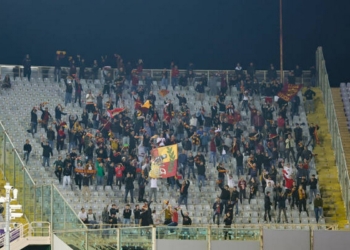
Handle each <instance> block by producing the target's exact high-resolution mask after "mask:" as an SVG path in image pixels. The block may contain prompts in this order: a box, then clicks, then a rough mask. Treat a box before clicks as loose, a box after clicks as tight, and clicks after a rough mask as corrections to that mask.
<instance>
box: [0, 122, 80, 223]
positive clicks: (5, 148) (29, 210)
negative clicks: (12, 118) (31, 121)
mask: <svg viewBox="0 0 350 250" xmlns="http://www.w3.org/2000/svg"><path fill="white" fill-rule="evenodd" d="M0 171H2V173H3V174H4V178H5V179H6V181H8V182H9V183H10V184H11V185H12V186H14V187H15V188H17V189H18V197H17V200H18V203H19V204H21V205H22V210H23V213H24V216H25V217H26V219H27V220H28V221H29V222H33V221H48V222H50V225H51V227H52V229H57V230H60V229H76V228H86V226H85V225H84V224H83V223H82V222H81V220H80V219H79V218H78V216H77V214H76V213H75V211H74V209H72V207H71V206H70V204H69V203H68V202H67V201H66V199H65V198H64V197H63V196H62V194H61V193H60V192H59V190H58V189H57V188H56V187H55V186H54V185H40V184H38V183H36V182H35V181H34V180H33V179H32V178H31V176H30V174H29V171H28V169H27V167H26V166H25V165H24V163H23V161H22V158H21V156H20V154H19V152H18V151H17V149H16V148H15V147H14V144H13V143H12V140H11V138H10V135H9V134H8V133H7V132H6V130H5V127H4V125H3V124H2V123H1V122H0Z"/></svg>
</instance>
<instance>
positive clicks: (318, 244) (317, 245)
mask: <svg viewBox="0 0 350 250" xmlns="http://www.w3.org/2000/svg"><path fill="white" fill-rule="evenodd" d="M330 249H331V250H345V249H350V231H326V230H320V231H314V249H312V250H330Z"/></svg>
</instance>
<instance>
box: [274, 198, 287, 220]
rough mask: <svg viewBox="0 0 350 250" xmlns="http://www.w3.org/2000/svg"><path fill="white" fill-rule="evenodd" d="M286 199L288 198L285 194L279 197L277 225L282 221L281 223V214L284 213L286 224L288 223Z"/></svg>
mask: <svg viewBox="0 0 350 250" xmlns="http://www.w3.org/2000/svg"><path fill="white" fill-rule="evenodd" d="M286 199H287V197H286V195H285V193H284V192H281V193H280V194H279V195H278V196H277V200H278V218H277V223H280V221H281V212H283V215H284V219H285V222H286V223H288V219H287V214H286ZM270 221H271V220H270Z"/></svg>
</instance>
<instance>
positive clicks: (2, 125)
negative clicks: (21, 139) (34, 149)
mask: <svg viewBox="0 0 350 250" xmlns="http://www.w3.org/2000/svg"><path fill="white" fill-rule="evenodd" d="M0 126H1V127H2V130H3V132H4V133H5V135H6V137H7V139H8V141H9V142H10V144H11V146H12V149H13V151H14V152H15V153H16V154H17V157H18V159H19V160H20V162H21V164H22V169H23V170H24V171H25V172H26V173H27V175H28V176H29V179H30V181H31V182H32V184H33V186H35V182H34V180H33V179H32V176H31V175H30V174H29V171H28V169H27V167H26V166H25V164H24V162H23V161H22V157H20V155H19V153H18V150H17V149H16V147H15V146H14V144H13V142H12V140H11V137H10V135H9V134H8V133H7V131H6V129H5V126H4V124H2V121H0Z"/></svg>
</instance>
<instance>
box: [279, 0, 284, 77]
mask: <svg viewBox="0 0 350 250" xmlns="http://www.w3.org/2000/svg"><path fill="white" fill-rule="evenodd" d="M282 3H283V0H280V77H281V83H283V82H284V75H283V17H282Z"/></svg>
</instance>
